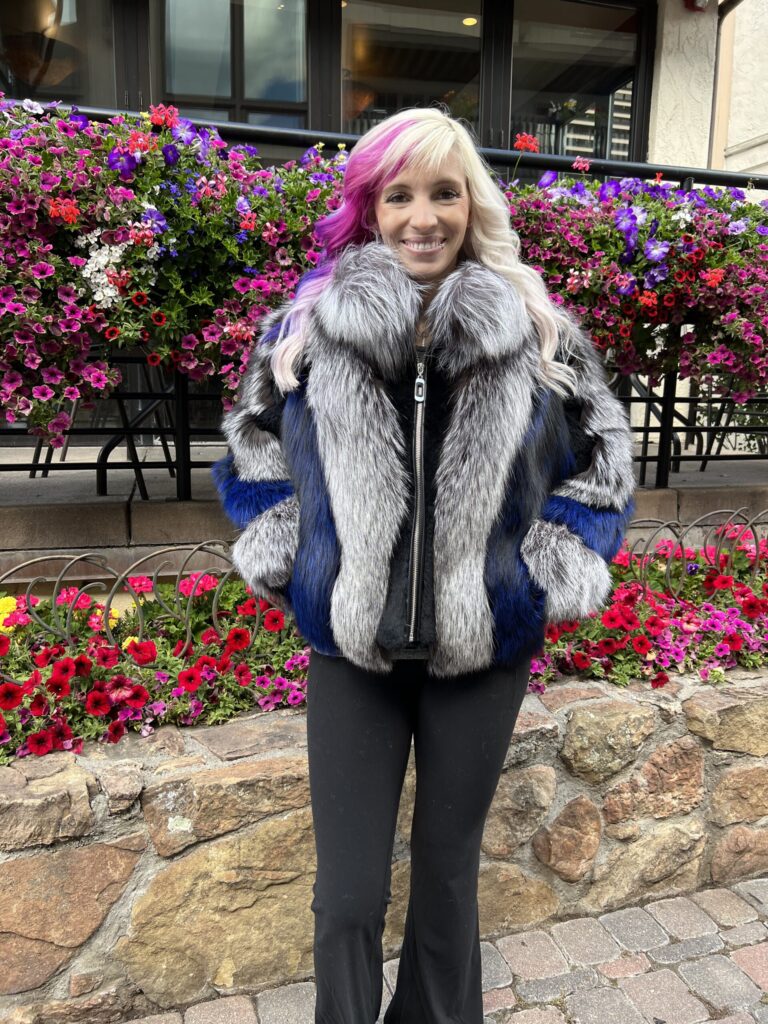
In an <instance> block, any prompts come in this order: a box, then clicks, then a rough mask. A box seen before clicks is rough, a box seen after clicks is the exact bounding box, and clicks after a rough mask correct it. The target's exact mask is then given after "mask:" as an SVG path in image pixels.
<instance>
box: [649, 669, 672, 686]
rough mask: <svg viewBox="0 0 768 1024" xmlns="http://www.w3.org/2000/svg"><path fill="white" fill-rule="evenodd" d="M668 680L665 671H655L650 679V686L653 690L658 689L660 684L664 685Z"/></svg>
mask: <svg viewBox="0 0 768 1024" xmlns="http://www.w3.org/2000/svg"><path fill="white" fill-rule="evenodd" d="M668 682H669V676H668V675H667V673H666V672H657V673H656V675H655V676H654V677H653V679H652V680H651V686H652V687H653V689H654V690H659V689H661V687H662V686H666V685H667V683H668Z"/></svg>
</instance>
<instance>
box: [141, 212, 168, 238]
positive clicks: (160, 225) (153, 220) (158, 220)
mask: <svg viewBox="0 0 768 1024" xmlns="http://www.w3.org/2000/svg"><path fill="white" fill-rule="evenodd" d="M141 219H142V221H143V222H144V223H145V224H149V226H150V228H151V229H152V231H153V232H154V233H155V234H156V235H160V234H162V233H163V231H167V230H168V221H167V220H166V219H165V217H164V216H163V215H162V213H160V211H159V210H156V209H155V207H154V206H149V207H147V209H146V210H145V211H144V213H143V214H142V215H141Z"/></svg>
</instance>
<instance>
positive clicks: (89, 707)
mask: <svg viewBox="0 0 768 1024" xmlns="http://www.w3.org/2000/svg"><path fill="white" fill-rule="evenodd" d="M111 707H112V704H111V702H110V699H109V697H108V696H107V695H106V693H104V691H103V690H91V691H89V693H88V694H87V695H86V698H85V710H86V711H87V712H88V714H89V715H94V716H95V717H96V718H101V716H102V715H106V714H107V713H108V711H109V709H110V708H111Z"/></svg>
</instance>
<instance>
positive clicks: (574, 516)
mask: <svg viewBox="0 0 768 1024" xmlns="http://www.w3.org/2000/svg"><path fill="white" fill-rule="evenodd" d="M569 317H570V319H571V331H570V333H569V334H568V335H567V337H566V338H565V339H564V340H565V343H566V347H565V348H562V349H561V351H562V354H563V356H564V358H565V359H566V360H567V361H568V363H569V364H570V365H571V366H573V367H574V369H575V370H576V374H577V386H576V394H575V397H576V398H577V399H579V401H580V404H581V406H582V414H581V424H580V425H581V429H582V430H583V432H584V433H585V434H586V435H587V436H588V437H590V438H592V439H593V441H594V444H593V449H592V458H591V462H590V464H589V465H588V466H587V467H586V468H585V469H583V470H581V471H580V472H576V473H574V474H572V475H570V476H568V477H566V479H564V480H561V481H560V482H559V483H558V484H557V485H556V486H555V487H554V488H553V490H552V492H551V493H550V494H549V495H548V496H547V498H546V500H545V501H544V503H543V505H542V508H541V509H540V511H539V515H538V516H537V517H536V518H535V519H534V520H533V522H532V523H531V526H530V528H529V530H528V532H527V533H526V535H525V537H524V538H523V541H522V544H521V546H520V555H521V557H522V559H523V561H524V562H525V564H526V567H527V569H528V572H529V575H530V576H531V578H532V579H533V580H534V582H535V583H536V584H537V585H538V586H539V587H541V588H542V589H543V590H544V591H545V611H546V615H547V620H548V621H550V622H562V621H565V620H566V619H580V618H583V617H585V616H587V615H589V614H591V613H592V612H595V611H598V610H599V609H600V608H602V607H604V606H605V603H606V602H607V600H608V599H609V598H610V595H611V593H612V589H613V584H612V578H611V572H610V563H611V561H612V559H613V557H614V555H615V554H616V553H617V552H618V550H619V548H620V547H621V544H622V541H623V538H624V535H625V533H626V529H627V527H628V525H629V523H630V520H631V518H632V516H633V515H634V512H635V501H634V490H635V477H634V471H633V440H632V432H631V429H630V425H629V419H628V417H627V414H626V412H625V410H624V407H623V405H622V404H621V402H620V401H619V399H618V398H617V397H616V395H615V394H614V393H613V392H612V391H611V389H610V388H609V386H608V380H607V375H606V371H605V368H604V366H603V363H602V361H601V359H600V356H599V353H598V352H597V350H596V349H595V347H594V345H593V343H592V340H591V338H590V337H589V335H588V334H587V332H586V331H585V330H584V329H583V328H582V327H581V326H580V325H579V324H578V322H577V321H576V319H575V317H574V316H573V315H572V314H569Z"/></svg>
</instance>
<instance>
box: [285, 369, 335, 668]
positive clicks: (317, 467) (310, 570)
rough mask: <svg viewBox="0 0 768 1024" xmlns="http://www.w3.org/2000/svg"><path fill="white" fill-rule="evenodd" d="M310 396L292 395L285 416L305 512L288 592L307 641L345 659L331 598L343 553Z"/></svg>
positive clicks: (287, 441) (291, 460) (291, 463)
mask: <svg viewBox="0 0 768 1024" xmlns="http://www.w3.org/2000/svg"><path fill="white" fill-rule="evenodd" d="M305 392H306V386H305V385H304V386H302V387H301V388H300V389H298V390H295V391H289V392H288V396H287V399H286V403H285V410H284V412H283V452H284V454H285V459H286V462H287V463H288V465H289V466H290V468H291V476H292V477H293V479H294V480H295V481H296V487H297V493H298V497H299V505H300V507H301V517H300V519H299V545H298V549H297V551H296V558H295V560H294V563H293V574H292V575H291V579H290V580H289V582H288V586H287V587H286V593H287V595H288V597H289V599H290V602H291V606H292V608H293V613H294V616H295V618H296V624H297V625H298V627H299V630H300V631H301V633H302V635H303V636H304V637H305V639H306V640H307V642H308V643H309V644H311V645H312V647H314V648H315V650H317V651H319V652H320V653H321V654H327V655H331V656H336V657H339V656H340V654H341V652H340V651H339V649H338V647H337V646H336V642H335V640H334V638H333V633H332V631H331V594H332V593H333V586H334V583H335V582H336V577H337V576H338V573H339V564H340V561H341V549H340V547H339V540H338V537H337V535H336V526H335V524H334V522H333V516H332V514H331V505H330V499H329V497H328V491H327V489H326V486H325V476H324V474H323V467H322V465H321V463H320V456H319V453H318V449H317V434H316V431H315V423H314V420H313V418H312V413H311V412H310V410H309V408H308V407H307V402H306V394H305Z"/></svg>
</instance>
